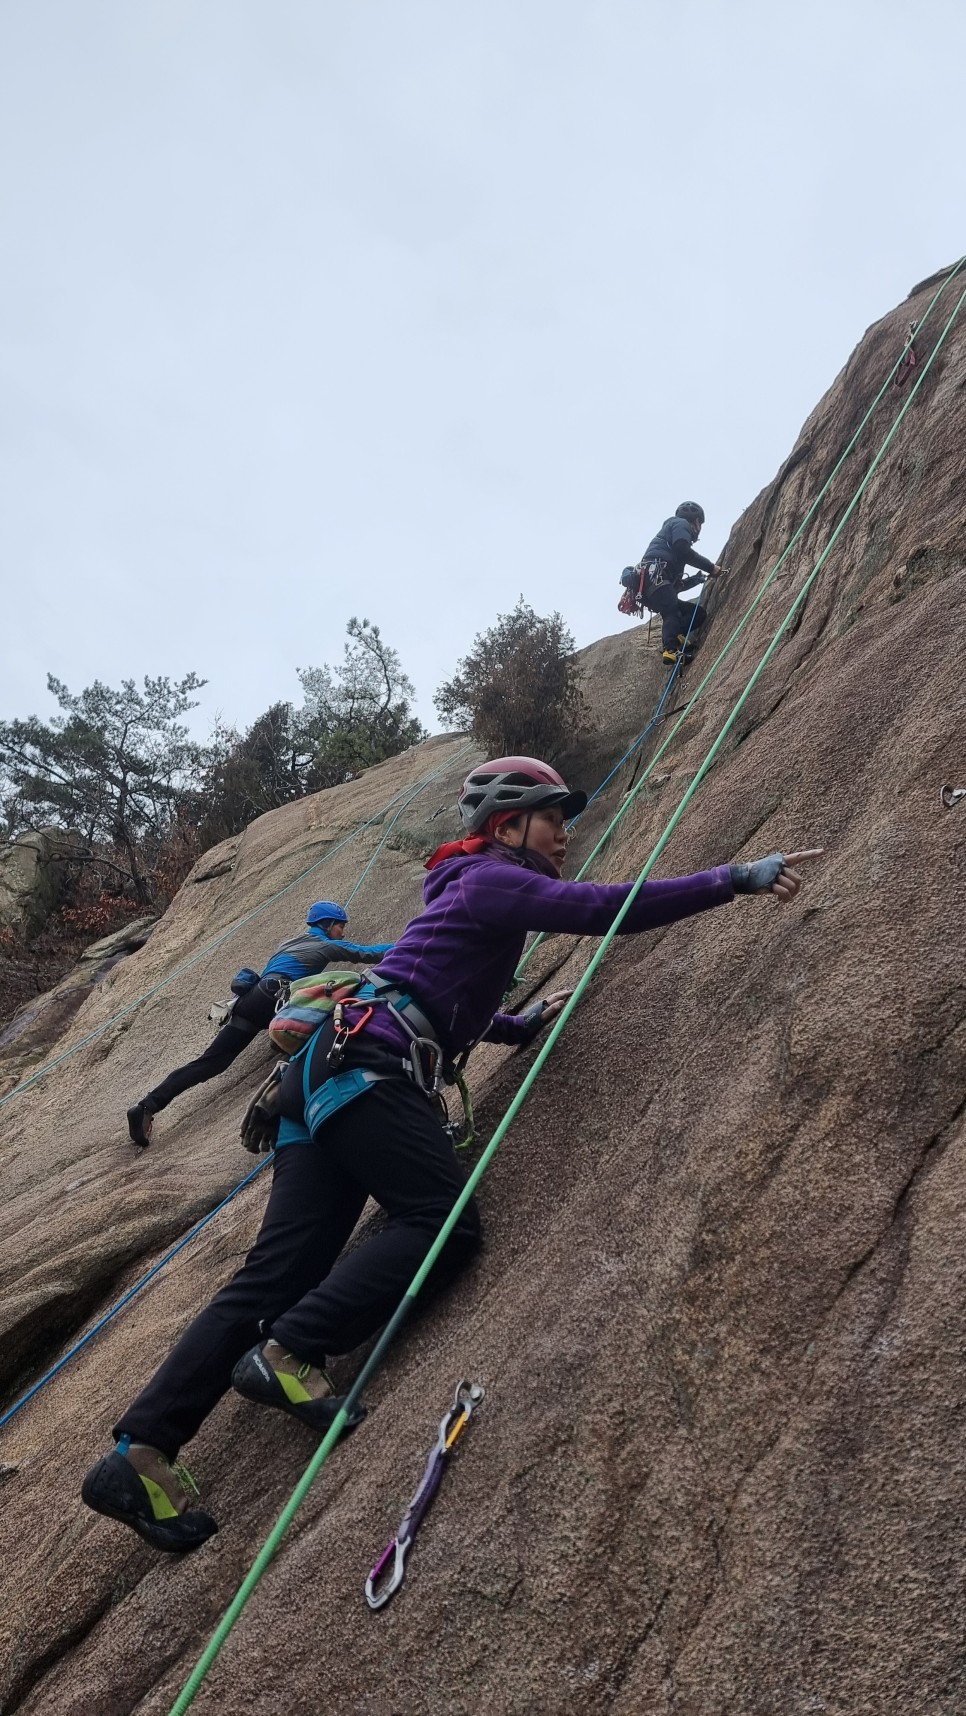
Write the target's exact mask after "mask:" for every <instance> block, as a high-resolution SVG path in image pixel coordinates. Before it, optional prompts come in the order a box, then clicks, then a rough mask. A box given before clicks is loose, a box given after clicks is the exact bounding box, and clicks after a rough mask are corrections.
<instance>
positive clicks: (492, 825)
mask: <svg viewBox="0 0 966 1716" xmlns="http://www.w3.org/2000/svg"><path fill="white" fill-rule="evenodd" d="M519 814H520V812H519V811H518V810H495V811H494V812H493V815H492V816H490V817H488V818H487V821H486V825H485V827H484V829H483V833H482V834H468V835H467V836H466V838H465V839H464V840H448V841H447V842H446V845H445V846H437V848H436V851H435V852H434V853H433V855H432V857H431V858H427V860H426V862H425V864H424V865H423V869H424V870H435V868H436V866H437V864H442V863H444V862H445V860H446V859H447V858H458V857H459V855H460V854H461V853H463V852H468V853H473V852H483V851H485V849H486V847H487V846H489V844H490V841H491V840H492V838H493V836H494V834H495V833H496V831H497V829H498V828H502V827H503V824H504V823H505V822H512V821H513V820H514V818H515V817H517V816H519Z"/></svg>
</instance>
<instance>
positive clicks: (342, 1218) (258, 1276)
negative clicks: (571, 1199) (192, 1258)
mask: <svg viewBox="0 0 966 1716" xmlns="http://www.w3.org/2000/svg"><path fill="white" fill-rule="evenodd" d="M463 1184H464V1175H463V1170H462V1168H461V1167H460V1164H459V1162H458V1161H457V1159H456V1155H455V1153H454V1150H453V1146H452V1144H451V1142H450V1140H449V1138H448V1136H447V1134H446V1133H445V1132H444V1131H443V1128H442V1126H441V1125H440V1123H439V1121H438V1120H437V1118H436V1115H435V1113H434V1112H433V1109H432V1108H431V1107H430V1104H429V1102H428V1101H427V1099H426V1098H425V1097H424V1096H421V1095H420V1093H419V1091H418V1090H417V1089H416V1088H415V1086H414V1085H412V1084H410V1083H409V1081H408V1080H406V1079H404V1078H394V1079H387V1080H386V1081H385V1082H383V1083H380V1084H376V1085H374V1086H373V1087H372V1089H371V1090H369V1091H367V1092H366V1094H365V1095H364V1096H360V1097H357V1098H356V1100H355V1101H354V1102H350V1103H347V1104H346V1106H345V1107H344V1108H342V1109H340V1110H339V1112H338V1113H336V1114H335V1115H333V1116H332V1118H331V1119H330V1120H327V1121H326V1122H325V1124H324V1125H323V1126H322V1127H321V1128H320V1130H319V1133H318V1135H317V1137H316V1139H315V1140H314V1141H312V1142H305V1143H293V1144H284V1145H283V1146H282V1147H281V1148H280V1149H279V1151H278V1154H277V1156H276V1159H275V1167H274V1179H273V1181H272V1191H271V1196H270V1198H269V1201H268V1208H267V1209H266V1211H265V1219H264V1221H263V1222H262V1226H261V1231H260V1233H259V1235H258V1238H257V1240H256V1241H255V1245H254V1248H253V1249H252V1250H251V1251H250V1252H249V1254H248V1257H247V1258H246V1260H245V1263H244V1266H243V1267H242V1268H241V1269H240V1270H239V1272H238V1274H237V1275H235V1276H233V1277H232V1279H231V1280H230V1281H229V1282H228V1283H227V1285H226V1286H225V1287H222V1289H221V1291H220V1292H219V1293H216V1295H215V1297H214V1299H212V1301H211V1303H210V1305H208V1307H207V1308H206V1309H205V1310H204V1311H202V1312H201V1314H200V1316H198V1317H196V1318H195V1320H194V1322H193V1323H191V1324H190V1325H189V1327H188V1328H187V1329H186V1330H185V1333H184V1334H183V1335H182V1337H181V1339H180V1341H179V1342H178V1344H177V1346H176V1347H175V1348H174V1349H173V1351H172V1352H171V1353H170V1354H169V1355H168V1357H167V1358H166V1359H165V1361H164V1363H163V1364H162V1366H161V1368H160V1370H158V1371H157V1372H156V1374H155V1375H154V1377H153V1378H152V1380H151V1381H150V1382H149V1383H148V1385H147V1387H146V1388H145V1389H143V1390H142V1392H141V1393H140V1394H139V1395H138V1397H137V1399H136V1400H135V1401H134V1403H133V1405H131V1406H129V1407H128V1409H127V1411H126V1412H125V1413H124V1414H123V1416H122V1417H121V1419H120V1420H119V1421H118V1423H117V1424H116V1425H115V1427H114V1435H115V1437H120V1436H130V1437H131V1438H132V1440H134V1441H136V1442H148V1443H150V1445H151V1446H152V1447H154V1448H159V1449H160V1450H161V1452H162V1453H163V1454H166V1455H167V1457H168V1459H174V1458H175V1456H176V1454H177V1452H178V1449H179V1448H180V1447H181V1445H182V1443H183V1442H186V1441H188V1439H189V1438H190V1437H191V1436H193V1435H194V1434H195V1432H196V1431H197V1430H198V1429H199V1427H200V1425H201V1424H202V1423H203V1421H204V1419H205V1418H206V1417H207V1416H208V1413H209V1412H210V1411H211V1410H212V1408H213V1407H214V1406H216V1405H217V1403H218V1401H219V1400H220V1399H221V1397H222V1395H223V1394H224V1393H225V1391H226V1389H227V1388H228V1386H229V1383H230V1381H231V1373H232V1370H233V1368H234V1366H235V1364H236V1363H237V1361H238V1359H240V1358H241V1356H242V1354H243V1353H244V1352H246V1351H247V1350H248V1348H249V1347H251V1346H254V1344H255V1342H256V1341H258V1340H259V1339H261V1338H262V1336H263V1334H265V1333H267V1332H268V1331H269V1330H270V1331H271V1334H272V1335H273V1336H274V1338H275V1339H276V1340H277V1341H279V1342H281V1344H282V1346H283V1347H284V1348H285V1349H286V1351H289V1352H294V1353H296V1354H297V1355H298V1357H299V1358H300V1359H303V1360H310V1361H311V1362H312V1363H313V1364H320V1365H321V1364H324V1363H325V1360H326V1357H327V1355H335V1354H338V1353H345V1352H350V1351H351V1350H352V1348H353V1347H357V1346H359V1344H360V1343H361V1342H362V1341H365V1340H367V1339H368V1338H369V1336H370V1335H372V1334H374V1333H375V1332H376V1330H377V1329H379V1328H381V1326H382V1325H383V1323H385V1322H387V1321H388V1318H389V1317H390V1315H391V1314H392V1312H393V1311H394V1310H395V1308H396V1306H397V1305H398V1303H399V1301H400V1299H401V1298H402V1296H403V1294H404V1293H405V1291H406V1288H407V1287H408V1286H409V1283H410V1281H411V1280H412V1278H413V1276H414V1275H415V1273H416V1270H417V1269H418V1267H419V1265H420V1263H421V1262H422V1260H423V1258H424V1257H425V1255H426V1252H427V1251H428V1250H429V1247H430V1245H431V1243H432V1241H433V1240H434V1239H435V1237H436V1235H437V1233H438V1232H439V1230H440V1228H441V1227H442V1225H443V1222H444V1221H445V1219H446V1217H447V1216H448V1214H449V1212H450V1210H451V1209H452V1207H453V1204H454V1202H455V1201H456V1198H457V1197H458V1196H459V1193H460V1191H461V1190H462V1187H463ZM368 1197H373V1198H375V1200H376V1202H377V1203H378V1204H381V1206H382V1208H383V1209H384V1210H385V1211H386V1213H387V1215H388V1216H389V1222H388V1225H387V1226H386V1227H385V1228H384V1229H383V1230H382V1231H381V1232H378V1233H373V1234H371V1235H370V1236H369V1238H368V1239H366V1240H365V1241H364V1242H363V1243H362V1244H361V1245H358V1246H356V1247H355V1248H354V1250H352V1251H351V1252H350V1253H349V1254H348V1256H346V1257H343V1258H342V1259H341V1261H339V1262H338V1263H337V1262H336V1259H337V1258H338V1257H339V1253H340V1252H341V1251H342V1249H343V1247H344V1246H345V1244H346V1242H347V1240H348V1239H349V1236H350V1234H351V1233H352V1230H353V1228H354V1227H355V1225H356V1222H357V1221H358V1220H359V1217H360V1215H361V1214H362V1211H363V1208H364V1206H365V1203H366V1199H367V1198H368ZM479 1242H480V1218H479V1214H478V1212H477V1209H476V1205H475V1204H474V1203H472V1202H471V1203H470V1204H468V1205H467V1207H466V1209H465V1210H464V1211H463V1214H462V1215H461V1216H460V1219H459V1222H458V1223H457V1225H456V1228H455V1229H454V1232H453V1234H452V1237H451V1238H450V1240H449V1243H448V1244H447V1246H446V1248H445V1250H444V1252H443V1254H442V1256H441V1258H440V1260H439V1263H438V1264H437V1267H436V1270H435V1271H434V1274H433V1285H434V1286H437V1285H440V1284H442V1283H444V1282H445V1281H447V1280H449V1279H450V1278H451V1277H452V1276H453V1275H455V1274H456V1273H457V1272H458V1271H459V1270H460V1269H461V1268H462V1267H463V1266H464V1265H465V1264H466V1263H467V1262H468V1261H469V1259H470V1258H471V1257H472V1255H473V1253H474V1251H475V1250H476V1248H477V1246H478V1245H479Z"/></svg>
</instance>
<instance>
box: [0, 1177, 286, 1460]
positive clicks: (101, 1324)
mask: <svg viewBox="0 0 966 1716" xmlns="http://www.w3.org/2000/svg"><path fill="white" fill-rule="evenodd" d="M273 1160H274V1155H271V1156H266V1157H265V1160H264V1161H263V1162H259V1164H258V1167H257V1168H253V1169H252V1171H251V1173H250V1174H246V1175H245V1178H244V1179H243V1180H241V1181H239V1183H238V1185H237V1186H236V1187H235V1188H234V1190H233V1191H231V1192H229V1193H228V1196H227V1197H226V1198H222V1200H221V1203H220V1204H216V1205H215V1207H214V1209H213V1210H209V1211H208V1214H207V1215H206V1216H202V1218H201V1220H200V1221H199V1222H196V1223H195V1225H194V1227H192V1228H189V1230H188V1232H187V1233H186V1234H184V1236H183V1237H182V1238H181V1239H179V1240H178V1243H177V1245H173V1246H172V1247H171V1250H170V1251H166V1252H165V1254H164V1256H163V1257H162V1258H160V1259H159V1260H158V1262H157V1263H155V1264H154V1265H153V1267H152V1268H151V1269H149V1270H148V1272H147V1274H146V1275H142V1276H141V1279H140V1281H135V1283H134V1286H133V1287H131V1288H129V1290H128V1291H127V1292H126V1293H125V1294H124V1296H123V1298H121V1299H119V1300H118V1302H117V1304H116V1305H112V1306H111V1309H110V1310H109V1311H105V1313H104V1315H103V1317H101V1318H100V1320H99V1321H98V1322H96V1323H95V1324H94V1326H93V1328H91V1329H88V1331H87V1333H86V1335H82V1336H81V1338H80V1340H79V1341H75V1342H74V1345H73V1346H72V1347H69V1348H68V1350H67V1351H66V1352H65V1353H64V1354H63V1356H62V1357H61V1358H59V1359H58V1360H57V1363H56V1364H55V1365H51V1367H50V1370H48V1371H45V1373H44V1375H43V1376H42V1377H39V1378H38V1380H37V1381H36V1382H35V1383H34V1384H33V1387H32V1388H28V1390H27V1392H26V1394H24V1395H22V1396H21V1398H20V1399H19V1400H16V1401H14V1404H13V1405H12V1406H10V1407H8V1409H7V1411H6V1412H4V1413H3V1414H2V1415H0V1430H2V1429H3V1427H4V1425H5V1424H9V1423H10V1420H11V1418H15V1417H16V1415H17V1413H18V1412H20V1411H21V1410H22V1409H23V1407H25V1406H26V1404H27V1402H28V1400H33V1397H34V1395H35V1394H39V1393H40V1390H41V1389H42V1388H44V1387H46V1385H47V1383H48V1382H50V1381H51V1380H52V1378H53V1377H55V1376H56V1375H57V1373H58V1371H62V1370H63V1368H64V1366H65V1365H66V1364H69V1363H70V1361H71V1359H72V1358H76V1356H77V1354H78V1353H79V1352H83V1350H84V1348H85V1347H86V1346H87V1345H88V1343H89V1342H90V1341H92V1340H93V1339H94V1336H95V1335H98V1334H100V1332H101V1330H102V1329H106V1327H107V1325H108V1323H111V1322H113V1320H114V1318H115V1317H116V1316H117V1315H118V1312H120V1311H123V1309H124V1307H125V1305H129V1304H130V1303H131V1300H132V1299H135V1298H136V1297H137V1295H138V1294H139V1293H140V1292H141V1290H142V1288H144V1287H146V1286H147V1284H148V1282H149V1281H153V1280H154V1277H155V1276H156V1275H158V1274H159V1273H160V1271H161V1270H162V1269H163V1268H164V1267H165V1264H167V1263H170V1262H171V1259H172V1257H177V1255H178V1252H179V1251H183V1250H184V1248H185V1246H186V1245H187V1244H188V1242H189V1240H192V1239H194V1237H195V1235H196V1234H199V1233H200V1232H201V1230H202V1228H203V1227H207V1226H208V1223H209V1222H210V1221H214V1219H215V1216H216V1215H217V1214H218V1212H219V1210H223V1209H226V1208H227V1206H228V1205H229V1204H230V1203H231V1201H232V1199H233V1198H237V1196H238V1194H239V1192H243V1191H244V1190H245V1187H246V1186H250V1185H251V1183H252V1181H253V1180H254V1179H256V1178H257V1177H258V1175H259V1174H260V1173H261V1172H262V1171H263V1169H265V1168H267V1167H268V1164H269V1162H271V1161H273Z"/></svg>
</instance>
